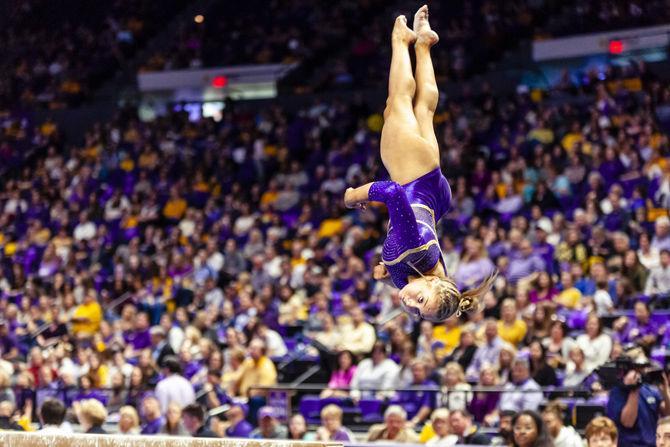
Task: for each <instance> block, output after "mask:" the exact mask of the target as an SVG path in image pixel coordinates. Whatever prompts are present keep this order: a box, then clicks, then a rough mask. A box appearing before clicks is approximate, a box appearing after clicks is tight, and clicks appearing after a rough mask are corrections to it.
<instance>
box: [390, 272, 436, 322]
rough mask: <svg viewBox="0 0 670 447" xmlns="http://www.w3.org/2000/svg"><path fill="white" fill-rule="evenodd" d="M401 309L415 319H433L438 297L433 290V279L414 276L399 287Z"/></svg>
mask: <svg viewBox="0 0 670 447" xmlns="http://www.w3.org/2000/svg"><path fill="white" fill-rule="evenodd" d="M399 296H400V302H401V303H402V307H403V310H404V311H405V312H407V313H408V314H410V315H411V316H412V317H413V318H416V319H420V318H422V319H425V320H430V321H435V319H436V317H437V311H438V308H439V306H438V303H439V299H438V296H437V293H436V291H435V286H434V279H433V278H431V277H423V278H416V279H413V280H411V281H410V282H409V283H408V284H407V285H406V286H405V287H403V288H402V289H400V293H399Z"/></svg>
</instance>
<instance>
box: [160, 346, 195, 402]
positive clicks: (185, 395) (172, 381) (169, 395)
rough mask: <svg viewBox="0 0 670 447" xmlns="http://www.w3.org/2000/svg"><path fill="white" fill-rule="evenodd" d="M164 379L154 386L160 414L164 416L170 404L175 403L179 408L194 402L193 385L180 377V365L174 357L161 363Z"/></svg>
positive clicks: (167, 358)
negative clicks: (159, 405)
mask: <svg viewBox="0 0 670 447" xmlns="http://www.w3.org/2000/svg"><path fill="white" fill-rule="evenodd" d="M163 370H164V374H165V375H166V377H165V379H163V380H161V381H160V382H158V384H157V385H156V399H158V402H160V404H161V413H162V414H165V413H166V412H167V409H168V405H169V404H170V402H176V403H177V404H179V406H180V407H181V408H184V407H185V406H186V405H188V404H192V403H193V402H195V392H194V391H193V385H191V382H189V381H188V380H186V378H184V376H182V375H181V365H180V364H179V360H178V359H177V358H176V357H174V356H169V357H166V358H165V360H164V361H163Z"/></svg>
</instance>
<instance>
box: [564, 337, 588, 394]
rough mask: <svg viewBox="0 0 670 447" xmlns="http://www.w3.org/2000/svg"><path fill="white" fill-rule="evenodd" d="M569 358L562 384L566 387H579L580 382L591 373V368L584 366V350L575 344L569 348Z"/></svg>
mask: <svg viewBox="0 0 670 447" xmlns="http://www.w3.org/2000/svg"><path fill="white" fill-rule="evenodd" d="M569 358H570V360H569V361H568V365H567V367H566V368H565V378H564V379H563V386H565V387H566V388H571V387H579V386H580V385H581V384H582V382H584V380H585V379H586V378H587V377H588V376H589V374H591V370H590V369H588V368H587V367H586V360H585V358H584V351H582V349H581V348H580V347H579V346H577V345H575V346H573V347H572V349H570V355H569Z"/></svg>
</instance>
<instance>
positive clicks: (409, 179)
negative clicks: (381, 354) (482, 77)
mask: <svg viewBox="0 0 670 447" xmlns="http://www.w3.org/2000/svg"><path fill="white" fill-rule="evenodd" d="M413 28H414V30H411V29H409V28H408V27H407V19H406V18H405V16H399V17H398V18H396V21H395V25H394V28H393V33H392V36H391V48H392V53H391V68H390V73H389V85H388V100H387V102H386V110H385V111H384V127H383V129H382V135H381V142H380V147H381V158H382V162H383V163H384V167H385V168H386V170H387V171H388V172H389V174H390V176H391V181H378V182H372V183H368V184H367V185H364V186H360V187H358V188H349V189H347V190H346V192H345V194H344V202H345V205H346V206H347V207H349V208H356V207H362V206H365V204H366V203H367V202H368V201H378V202H383V203H385V204H386V206H387V208H388V211H389V216H390V222H389V228H388V234H387V238H386V241H385V242H384V248H383V251H382V263H381V264H380V265H378V266H376V267H375V269H374V275H373V276H374V278H375V279H378V280H387V281H390V282H392V283H393V285H395V286H396V287H397V288H398V289H400V298H401V301H402V304H403V307H404V308H405V311H406V312H407V313H409V314H410V315H412V316H414V317H415V318H424V319H426V320H430V321H444V320H445V319H447V318H449V317H450V316H451V315H453V314H456V313H460V312H467V311H471V310H473V309H475V308H477V307H478V305H479V300H480V298H481V297H482V296H483V295H484V294H485V293H486V292H487V291H488V290H489V289H490V288H491V285H492V284H493V281H494V279H495V275H490V276H489V277H488V278H487V279H485V280H484V281H482V282H481V283H480V284H479V285H478V286H476V287H475V288H474V289H471V290H468V291H465V292H461V291H460V290H459V289H458V287H457V285H456V282H455V281H454V279H453V278H452V277H450V276H449V275H448V272H447V271H446V268H445V266H444V260H443V257H442V252H441V249H440V243H439V241H438V237H437V232H436V230H435V226H436V224H437V222H438V221H439V220H440V218H441V217H442V216H443V215H444V214H446V212H447V211H448V210H449V207H450V205H451V189H450V188H449V183H448V182H447V179H446V178H445V177H444V175H442V172H441V170H440V150H439V147H438V143H437V137H436V136H435V129H434V128H433V115H434V113H435V109H436V107H437V101H438V96H439V93H438V90H437V85H436V82H435V73H434V71H433V64H432V61H431V58H430V48H431V46H432V45H434V44H435V43H437V41H438V36H437V34H436V33H435V32H434V31H432V30H431V29H430V24H429V23H428V7H427V6H425V5H424V6H423V7H421V8H420V9H419V10H418V11H417V13H416V15H415V16H414V26H413ZM412 43H414V44H415V45H414V49H415V52H416V78H415V77H414V76H413V75H412V63H411V60H410V56H409V51H408V48H409V46H410V44H412Z"/></svg>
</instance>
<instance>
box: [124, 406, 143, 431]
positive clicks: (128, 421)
mask: <svg viewBox="0 0 670 447" xmlns="http://www.w3.org/2000/svg"><path fill="white" fill-rule="evenodd" d="M119 433H121V434H124V435H139V434H140V416H139V415H138V414H137V410H136V409H135V408H134V407H131V406H130V405H125V406H123V407H121V409H120V410H119Z"/></svg>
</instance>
